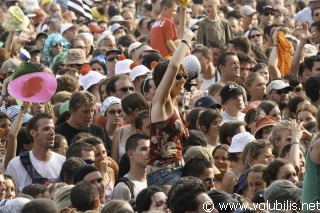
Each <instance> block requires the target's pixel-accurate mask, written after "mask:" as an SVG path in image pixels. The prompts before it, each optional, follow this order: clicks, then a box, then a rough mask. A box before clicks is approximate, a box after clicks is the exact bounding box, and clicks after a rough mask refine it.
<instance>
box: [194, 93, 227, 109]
mask: <svg viewBox="0 0 320 213" xmlns="http://www.w3.org/2000/svg"><path fill="white" fill-rule="evenodd" d="M195 107H196V108H197V107H203V108H207V109H221V108H222V106H221V105H220V104H218V103H217V102H216V100H214V98H213V97H212V96H204V97H201V98H199V99H198V100H197V101H196V103H195Z"/></svg>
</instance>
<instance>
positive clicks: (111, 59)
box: [107, 56, 118, 62]
mask: <svg viewBox="0 0 320 213" xmlns="http://www.w3.org/2000/svg"><path fill="white" fill-rule="evenodd" d="M117 58H118V56H111V57H109V58H107V61H109V62H113V61H114V60H115V59H117Z"/></svg>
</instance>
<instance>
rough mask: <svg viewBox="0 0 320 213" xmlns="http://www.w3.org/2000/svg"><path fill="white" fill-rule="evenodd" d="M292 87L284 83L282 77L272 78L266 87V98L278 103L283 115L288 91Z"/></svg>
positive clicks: (287, 100) (287, 99)
mask: <svg viewBox="0 0 320 213" xmlns="http://www.w3.org/2000/svg"><path fill="white" fill-rule="evenodd" d="M292 90H293V88H292V87H291V86H289V84H288V83H285V82H284V81H283V80H282V79H277V80H273V81H271V82H270V84H269V85H268V87H267V98H268V100H270V101H274V102H275V103H276V104H278V106H279V109H280V111H281V114H282V116H281V117H283V112H284V109H285V108H286V107H287V105H288V102H289V91H292Z"/></svg>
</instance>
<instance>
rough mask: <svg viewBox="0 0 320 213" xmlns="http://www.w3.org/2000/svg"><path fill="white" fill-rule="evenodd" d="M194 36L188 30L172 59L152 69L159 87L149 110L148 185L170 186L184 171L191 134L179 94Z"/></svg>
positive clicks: (181, 90)
mask: <svg viewBox="0 0 320 213" xmlns="http://www.w3.org/2000/svg"><path fill="white" fill-rule="evenodd" d="M193 38H195V35H194V33H193V32H192V31H190V30H188V31H186V32H185V34H184V36H183V40H182V41H181V43H180V44H179V46H178V48H177V49H176V51H175V52H174V54H173V56H172V58H171V60H170V61H169V62H168V61H165V62H161V63H159V64H158V65H157V66H156V67H155V68H154V71H153V79H154V83H155V85H156V87H157V89H156V92H155V95H154V98H153V100H152V104H151V113H150V117H151V118H150V119H151V126H150V128H151V130H150V137H151V142H150V154H149V161H148V168H147V178H148V185H157V186H159V185H171V184H172V183H173V182H174V181H175V180H177V179H178V178H179V177H181V174H182V165H183V159H182V152H181V151H182V145H183V143H184V142H185V140H186V139H187V137H188V129H187V128H186V122H185V121H184V120H183V119H182V118H181V115H180V114H179V110H178V103H177V97H178V96H179V95H180V94H181V93H182V92H184V84H185V82H186V79H187V72H186V70H185V69H184V67H183V66H182V65H181V62H182V60H183V58H184V57H185V55H186V53H187V52H188V50H189V49H190V43H191V40H192V39H193ZM164 176H165V178H164Z"/></svg>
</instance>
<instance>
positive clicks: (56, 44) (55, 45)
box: [51, 43, 62, 47]
mask: <svg viewBox="0 0 320 213" xmlns="http://www.w3.org/2000/svg"><path fill="white" fill-rule="evenodd" d="M58 46H60V47H62V44H58V43H55V44H52V46H51V47H58Z"/></svg>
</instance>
